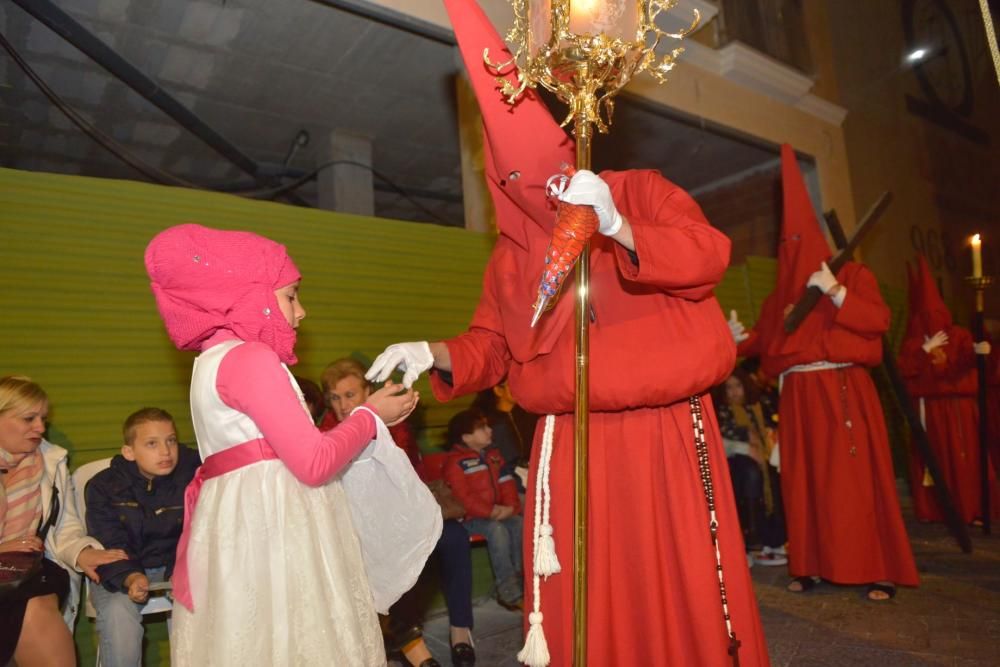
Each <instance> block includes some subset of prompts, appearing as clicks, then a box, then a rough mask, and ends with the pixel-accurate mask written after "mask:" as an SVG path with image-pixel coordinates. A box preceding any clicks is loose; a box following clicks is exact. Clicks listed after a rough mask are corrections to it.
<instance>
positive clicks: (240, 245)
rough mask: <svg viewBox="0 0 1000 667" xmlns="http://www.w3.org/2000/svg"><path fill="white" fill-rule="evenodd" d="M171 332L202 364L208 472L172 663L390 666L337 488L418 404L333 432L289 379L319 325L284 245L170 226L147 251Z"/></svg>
mask: <svg viewBox="0 0 1000 667" xmlns="http://www.w3.org/2000/svg"><path fill="white" fill-rule="evenodd" d="M146 270H147V272H148V273H149V276H150V279H151V281H152V289H153V294H154V295H155V296H156V304H157V307H158V308H159V311H160V315H161V316H162V317H163V322H164V324H165V325H166V328H167V333H168V334H169V336H170V339H171V340H172V341H173V342H174V344H175V345H176V346H177V347H178V348H179V349H182V350H196V351H199V352H200V354H199V356H198V357H197V358H196V359H195V363H194V372H193V376H192V379H191V416H192V421H193V423H194V429H195V434H196V436H197V439H198V449H199V451H200V453H201V457H202V460H203V461H204V465H203V466H202V467H201V468H200V469H199V472H198V474H197V475H196V476H195V479H194V480H193V481H192V483H191V485H190V486H189V487H188V489H187V492H186V494H185V517H184V532H183V534H182V536H181V540H180V543H179V545H178V548H177V566H176V570H175V572H174V576H173V586H174V597H175V600H176V603H175V605H174V616H173V618H174V626H173V630H172V633H171V640H170V644H171V664H173V665H199V666H202V665H244V666H247V665H268V666H270V665H306V664H315V665H335V664H336V665H347V664H349V665H384V664H385V655H384V650H383V648H382V636H381V633H380V631H379V624H378V618H377V615H376V613H375V609H374V607H373V602H372V596H371V593H370V591H369V588H368V581H367V578H366V575H365V570H364V566H363V563H362V556H361V552H360V548H359V545H358V539H357V536H356V534H355V530H354V527H353V524H352V522H351V515H350V513H349V509H348V506H347V501H346V498H345V496H344V491H343V489H342V487H341V484H340V482H339V480H337V479H334V478H335V476H336V475H337V474H338V473H339V472H340V471H341V470H342V469H343V468H344V467H345V466H346V465H347V464H348V463H349V462H350V461H351V460H352V459H353V458H354V457H355V456H356V455H357V454H358V453H359V452H361V450H362V449H363V448H364V447H365V446H366V445H367V444H368V443H369V442H370V441H371V440H372V438H373V437H374V435H375V432H376V424H377V420H379V419H381V420H384V421H385V422H386V423H387V424H394V423H396V422H398V421H401V420H402V419H405V418H406V416H407V415H409V414H410V412H411V411H412V410H413V408H414V407H415V406H416V403H417V400H418V396H417V394H416V393H415V392H413V391H411V390H407V391H401V390H402V387H401V386H400V385H396V384H393V383H391V382H389V383H386V385H385V387H383V388H382V389H380V390H378V391H376V392H374V393H373V394H372V395H371V396H370V397H369V398H368V401H367V402H366V403H365V404H364V405H362V406H361V407H359V408H358V409H357V410H355V411H354V413H353V414H352V415H351V416H349V417H348V418H347V419H345V420H344V421H342V422H341V423H340V425H339V426H338V427H337V428H335V429H333V430H331V431H328V432H325V433H321V432H320V431H319V430H317V429H316V427H315V426H314V425H313V422H312V419H311V418H310V416H309V413H308V411H307V409H306V407H305V402H304V400H303V397H302V394H301V392H300V391H299V389H298V386H297V385H296V383H295V380H294V378H293V376H292V374H291V372H290V371H289V370H288V365H291V364H294V363H295V362H296V358H295V354H294V351H293V350H294V346H295V330H296V328H297V327H298V325H299V323H300V322H301V321H302V319H303V318H304V317H305V314H306V313H305V310H304V309H303V307H302V304H301V302H300V301H299V296H298V290H299V283H300V279H301V276H300V274H299V271H298V269H297V268H296V267H295V264H294V263H293V262H292V260H291V258H290V257H289V256H288V254H287V252H286V251H285V248H284V246H282V245H279V244H277V243H275V242H273V241H270V240H268V239H266V238H263V237H261V236H258V235H256V234H251V233H249V232H230V231H219V230H215V229H209V228H207V227H202V226H200V225H195V224H184V225H178V226H176V227H171V228H170V229H167V230H165V231H163V232H161V233H160V234H159V235H157V236H156V237H155V238H154V239H153V240H152V242H150V244H149V247H148V248H147V249H146Z"/></svg>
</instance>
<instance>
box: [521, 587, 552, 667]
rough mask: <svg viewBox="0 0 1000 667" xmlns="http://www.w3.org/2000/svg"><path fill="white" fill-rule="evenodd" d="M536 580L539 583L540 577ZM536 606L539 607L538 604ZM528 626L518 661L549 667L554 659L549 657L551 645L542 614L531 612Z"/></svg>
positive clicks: (531, 666)
mask: <svg viewBox="0 0 1000 667" xmlns="http://www.w3.org/2000/svg"><path fill="white" fill-rule="evenodd" d="M535 580H536V581H537V580H538V577H535ZM536 599H537V598H536ZM535 606H536V607H537V606H538V604H537V602H536V603H535ZM528 625H529V628H528V636H527V638H526V639H525V641H524V648H522V649H521V651H520V652H519V653H518V654H517V659H518V661H519V662H521V663H522V664H524V665H527V666H528V667H547V665H548V664H549V662H550V661H551V660H552V657H551V656H550V655H549V644H548V642H547V641H545V631H544V630H542V612H540V611H533V612H531V614H530V615H529V616H528Z"/></svg>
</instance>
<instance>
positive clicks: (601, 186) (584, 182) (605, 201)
mask: <svg viewBox="0 0 1000 667" xmlns="http://www.w3.org/2000/svg"><path fill="white" fill-rule="evenodd" d="M559 200H560V201H564V202H566V203H568V204H586V205H588V206H593V207H594V211H595V212H596V213H597V218H598V220H599V221H600V224H599V226H598V228H597V231H599V232H600V233H602V234H604V235H605V236H614V235H615V234H617V233H618V230H619V229H621V228H622V216H621V214H620V213H619V212H618V209H616V208H615V202H614V200H613V199H612V198H611V188H609V187H608V184H607V183H605V182H604V179H602V178H601V177H600V176H598V175H597V174H595V173H594V172H592V171H588V170H586V169H581V170H580V171H578V172H576V174H574V175H573V178H572V180H570V182H569V186H568V187H567V188H566V189H565V190H564V191H563V192H560V193H559Z"/></svg>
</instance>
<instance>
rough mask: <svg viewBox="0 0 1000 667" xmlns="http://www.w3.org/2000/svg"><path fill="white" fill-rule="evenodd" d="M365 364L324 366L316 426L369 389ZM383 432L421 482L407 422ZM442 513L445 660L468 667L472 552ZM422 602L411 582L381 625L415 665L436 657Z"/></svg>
mask: <svg viewBox="0 0 1000 667" xmlns="http://www.w3.org/2000/svg"><path fill="white" fill-rule="evenodd" d="M365 370H366V369H365V367H364V366H363V365H361V363H360V362H358V361H356V360H354V359H350V358H346V357H345V358H342V359H337V360H336V361H334V362H332V363H331V364H330V365H329V366H327V367H326V369H325V370H324V371H323V375H322V378H321V384H322V385H323V396H324V397H325V399H326V403H327V407H328V410H327V412H326V414H325V415H324V416H323V419H322V421H321V422H320V426H319V428H320V430H327V429H331V428H333V427H334V426H336V425H337V424H338V423H340V422H341V421H343V420H344V419H345V418H347V417H348V416H349V415H350V414H351V411H352V410H353V409H354V408H356V407H358V406H359V405H361V404H362V403H364V402H365V400H366V399H367V398H368V395H369V393H371V385H370V384H369V382H368V380H366V379H365ZM389 433H390V434H391V435H392V439H393V440H394V441H395V442H396V444H397V445H398V446H399V447H400V449H402V450H403V451H404V452H406V455H407V456H408V457H409V459H410V462H411V463H412V464H413V467H414V468H415V469H416V471H417V474H418V475H420V477H421V478H422V479H424V481H425V482H426V481H427V479H426V477H425V476H424V471H423V466H422V465H421V456H420V448H419V447H418V446H417V440H416V438H415V437H414V435H413V430H412V429H411V428H410V426H409V425H408V424H407V422H405V421H403V422H400V423H399V424H396V425H395V426H392V427H390V428H389ZM435 495H437V494H435ZM444 519H445V521H444V524H443V526H442V531H441V537H440V539H439V540H438V544H437V547H436V548H435V549H434V553H435V555H436V556H437V557H438V560H439V562H440V564H441V586H442V589H443V592H444V597H445V603H446V604H447V606H448V620H449V623H450V625H451V664H452V665H454V666H455V667H472V666H473V665H475V664H476V652H475V649H473V647H472V555H471V553H470V551H469V536H468V533H467V532H466V531H465V528H463V527H462V524H461V523H459V522H458V521H456V520H455V519H454V518H452V517H449V516H447V515H445V517H444ZM425 571H426V570H425ZM423 602H424V601H423V600H422V599H421V597H420V595H418V591H417V587H414V588H413V589H411V590H410V591H409V592H407V593H406V594H404V595H403V597H402V598H400V600H399V601H398V602H396V604H394V605H393V606H392V608H391V609H390V610H389V619H388V623H387V624H386V625H385V626H384V627H386V635H387V636H386V643H387V648H388V649H389V653H390V654H392V653H402V654H403V656H404V657H405V658H406V661H407V662H409V663H410V664H412V665H414V666H415V667H437V666H438V664H439V663H438V662H437V661H436V660H434V658H433V657H432V656H431V653H430V650H429V649H428V648H427V644H426V643H425V642H424V639H423V630H422V628H421V627H420V620H421V617H422V616H423V612H424V611H425V610H424V605H423ZM390 657H391V655H390Z"/></svg>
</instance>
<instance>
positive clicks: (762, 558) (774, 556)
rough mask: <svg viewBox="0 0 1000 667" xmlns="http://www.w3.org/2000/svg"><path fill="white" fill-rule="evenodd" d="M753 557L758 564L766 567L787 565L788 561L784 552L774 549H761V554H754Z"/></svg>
mask: <svg viewBox="0 0 1000 667" xmlns="http://www.w3.org/2000/svg"><path fill="white" fill-rule="evenodd" d="M753 559H754V561H756V563H757V564H758V565H763V566H765V567H774V566H777V565H786V564H787V563H788V557H787V556H783V555H782V554H779V553H776V552H774V551H761V552H760V554H758V555H757V556H754V557H753Z"/></svg>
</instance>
